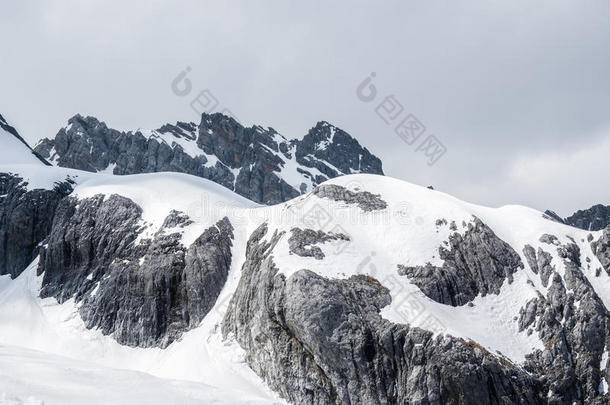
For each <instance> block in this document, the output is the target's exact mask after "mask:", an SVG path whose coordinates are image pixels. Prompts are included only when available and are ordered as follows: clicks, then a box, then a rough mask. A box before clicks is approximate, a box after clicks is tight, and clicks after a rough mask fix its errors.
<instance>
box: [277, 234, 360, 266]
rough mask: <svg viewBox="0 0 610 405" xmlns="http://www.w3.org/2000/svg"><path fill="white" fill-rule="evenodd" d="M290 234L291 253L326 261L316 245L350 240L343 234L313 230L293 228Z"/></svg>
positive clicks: (289, 245)
mask: <svg viewBox="0 0 610 405" xmlns="http://www.w3.org/2000/svg"><path fill="white" fill-rule="evenodd" d="M290 233H291V235H290V238H289V239H288V247H289V249H290V253H291V254H295V255H298V256H302V257H313V258H315V259H317V260H322V259H324V252H322V249H321V248H320V247H319V246H316V245H318V244H321V243H325V242H329V241H333V240H344V241H349V240H350V238H349V236H348V235H345V234H343V233H334V232H324V231H319V230H318V231H314V230H313V229H301V228H292V229H291V230H290Z"/></svg>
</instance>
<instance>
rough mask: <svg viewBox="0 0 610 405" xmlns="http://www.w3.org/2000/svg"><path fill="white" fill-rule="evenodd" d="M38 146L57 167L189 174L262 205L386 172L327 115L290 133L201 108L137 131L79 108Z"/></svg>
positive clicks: (124, 172)
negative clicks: (189, 117)
mask: <svg viewBox="0 0 610 405" xmlns="http://www.w3.org/2000/svg"><path fill="white" fill-rule="evenodd" d="M35 150H36V151H37V153H39V154H40V155H42V156H44V157H45V158H46V159H48V160H49V161H51V162H52V163H54V164H56V165H58V166H61V167H69V168H74V169H80V170H86V171H91V172H99V171H109V172H112V173H114V174H121V175H124V174H135V173H152V172H161V171H175V172H181V173H188V174H192V175H195V176H199V177H203V178H206V179H210V180H212V181H214V182H216V183H219V184H221V185H223V186H225V187H227V188H228V189H230V190H232V191H235V192H236V193H238V194H240V195H242V196H244V197H246V198H248V199H250V200H252V201H256V202H258V203H263V204H277V203H280V202H283V201H287V200H289V199H291V198H294V197H296V196H298V195H300V194H302V193H304V192H307V191H311V190H312V189H313V188H314V187H315V186H316V185H318V184H320V183H322V182H323V181H325V180H328V179H330V178H334V177H337V176H340V175H344V174H352V173H373V174H383V170H382V167H381V161H380V160H379V159H378V158H377V157H375V156H374V155H372V154H371V153H370V152H369V151H368V149H366V148H364V147H362V146H361V145H360V144H359V143H358V141H357V140H355V139H354V138H353V137H351V136H350V135H349V134H347V133H346V132H345V131H342V130H341V129H339V128H336V127H334V126H332V125H331V124H329V123H327V122H319V123H318V124H317V125H316V126H315V127H314V128H312V129H311V130H310V131H309V132H308V133H307V134H306V135H305V136H304V137H303V139H300V140H297V139H293V140H288V139H287V138H285V137H284V136H282V135H280V134H279V133H277V132H276V131H275V130H274V129H273V128H263V127H260V126H253V127H249V128H247V127H244V126H242V125H241V124H239V123H238V122H237V121H235V120H234V119H233V118H230V117H227V116H225V115H222V114H219V113H215V114H203V115H202V119H201V122H200V123H199V124H198V125H197V124H195V123H184V122H178V123H177V124H175V125H170V124H168V125H164V126H162V127H161V128H159V129H157V130H154V131H145V130H139V131H135V132H120V131H117V130H114V129H112V128H108V127H107V126H106V124H105V123H103V122H100V121H99V120H97V119H96V118H93V117H82V116H80V115H76V116H74V117H72V118H71V119H70V120H69V121H68V125H67V126H66V127H65V128H62V129H61V130H60V131H59V132H58V133H57V135H56V136H55V138H54V139H43V140H42V141H41V142H40V143H39V144H38V145H37V146H36V148H35Z"/></svg>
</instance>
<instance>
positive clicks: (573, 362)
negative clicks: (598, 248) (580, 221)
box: [519, 244, 610, 404]
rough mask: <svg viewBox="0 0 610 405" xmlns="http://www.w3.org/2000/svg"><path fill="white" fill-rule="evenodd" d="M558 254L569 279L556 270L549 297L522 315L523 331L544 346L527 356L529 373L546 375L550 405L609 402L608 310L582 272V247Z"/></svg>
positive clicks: (536, 300)
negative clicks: (604, 384) (604, 388)
mask: <svg viewBox="0 0 610 405" xmlns="http://www.w3.org/2000/svg"><path fill="white" fill-rule="evenodd" d="M557 251H558V254H559V255H560V257H562V259H563V262H564V265H565V275H564V276H563V277H561V276H560V275H559V274H558V273H557V272H554V271H553V275H552V278H551V283H550V286H549V289H548V292H547V294H546V296H543V295H542V294H541V293H539V295H538V297H537V298H534V299H532V300H530V301H529V302H528V303H527V305H526V306H525V307H524V308H522V309H521V312H520V317H519V326H520V329H521V330H523V331H525V330H527V331H528V333H534V332H536V333H538V336H539V337H540V339H541V340H542V341H543V342H544V344H545V349H544V350H537V351H535V352H534V353H532V354H531V355H529V356H528V361H527V362H526V369H527V370H528V371H530V372H532V373H534V374H537V375H541V376H544V377H543V380H542V381H543V382H544V384H545V390H546V391H548V394H547V396H546V397H547V401H548V402H547V403H549V404H572V403H577V404H607V403H608V401H607V399H606V398H605V397H603V396H602V395H601V394H600V392H599V387H600V381H601V378H602V377H605V378H606V380H607V379H608V377H610V375H609V373H608V369H607V368H606V367H605V366H606V365H605V364H601V359H602V353H603V351H604V349H605V347H606V344H607V342H608V338H609V337H610V329H609V325H608V312H607V310H606V308H605V306H604V305H603V303H602V301H601V300H600V298H599V297H598V295H597V294H596V293H595V291H594V289H593V287H592V286H591V285H590V283H589V281H588V280H587V278H586V277H585V276H584V274H583V272H582V269H581V268H580V250H579V248H578V246H576V245H575V244H568V245H563V246H558V247H557ZM602 368H603V369H606V370H605V371H604V372H603V375H602V373H601V372H600V369H602Z"/></svg>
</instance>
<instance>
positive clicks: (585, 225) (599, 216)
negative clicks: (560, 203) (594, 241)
mask: <svg viewBox="0 0 610 405" xmlns="http://www.w3.org/2000/svg"><path fill="white" fill-rule="evenodd" d="M565 222H566V224H568V225H572V226H575V227H576V228H580V229H584V230H587V231H599V230H602V229H604V228H605V227H607V226H608V225H610V205H601V204H597V205H594V206H593V207H591V208H589V209H586V210H579V211H576V212H575V213H574V214H572V215H571V216H569V217H567V218H566V219H565Z"/></svg>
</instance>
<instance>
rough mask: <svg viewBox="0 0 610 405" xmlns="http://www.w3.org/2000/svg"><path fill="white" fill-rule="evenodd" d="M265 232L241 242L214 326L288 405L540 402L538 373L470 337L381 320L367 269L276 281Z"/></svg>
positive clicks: (377, 290) (384, 296) (381, 297)
mask: <svg viewBox="0 0 610 405" xmlns="http://www.w3.org/2000/svg"><path fill="white" fill-rule="evenodd" d="M267 233H268V230H267V226H266V225H262V226H261V227H259V228H258V229H257V230H256V231H255V232H254V233H253V235H252V236H251V238H250V240H249V242H248V246H247V253H246V254H247V257H246V262H245V263H244V266H243V269H242V278H241V280H240V283H239V286H238V288H237V290H236V292H235V294H234V296H233V298H232V300H231V302H230V304H229V308H228V311H227V314H226V317H225V319H224V321H223V333H224V334H225V336H232V337H234V338H235V339H236V340H237V342H239V344H240V345H241V346H242V347H243V348H244V349H245V351H246V360H247V362H248V364H249V365H250V367H251V368H252V369H253V370H254V371H255V372H256V373H257V374H258V375H260V376H261V377H262V378H263V379H264V380H265V381H266V382H267V384H268V385H269V386H270V387H271V388H272V389H273V390H275V391H276V392H278V393H280V394H281V395H282V396H283V397H284V398H286V399H288V400H289V401H290V402H291V403H294V404H308V405H309V404H319V405H322V404H325V405H326V404H354V405H355V404H367V405H368V404H419V405H424V404H426V405H441V404H456V405H457V404H472V405H475V404H476V405H485V404H517V403H518V404H543V403H546V402H545V400H544V392H543V391H542V384H541V382H540V381H539V380H537V379H536V378H535V377H533V376H530V375H529V374H528V373H527V372H525V371H524V370H522V369H521V368H519V367H516V366H513V365H512V364H511V363H509V362H508V361H506V360H504V359H503V358H500V357H498V356H496V355H493V354H491V353H489V352H487V351H486V350H485V349H483V348H482V347H480V346H479V345H477V344H476V343H474V342H467V341H464V340H461V339H456V338H453V337H450V336H445V337H442V336H438V337H436V338H434V337H433V335H432V333H431V332H427V331H424V330H422V329H419V328H412V327H409V326H408V325H397V324H392V323H391V322H388V321H386V320H384V319H382V318H381V316H380V315H379V311H380V309H381V308H383V307H384V306H386V305H388V304H389V303H390V300H391V298H390V295H389V291H388V290H387V289H386V288H384V287H383V286H382V285H381V284H379V282H378V281H377V280H375V279H373V278H371V277H368V276H353V277H351V278H350V279H347V280H331V279H326V278H324V277H322V276H319V275H317V274H315V273H312V272H310V271H308V270H300V271H298V272H296V273H294V274H293V275H292V276H291V277H289V278H288V279H286V278H285V276H284V275H282V274H278V269H277V268H276V267H275V265H274V263H273V257H272V256H271V251H272V249H273V247H274V246H275V244H276V243H277V241H278V239H279V238H280V236H281V234H278V233H277V232H276V233H274V234H272V235H267ZM265 238H267V240H265Z"/></svg>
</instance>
